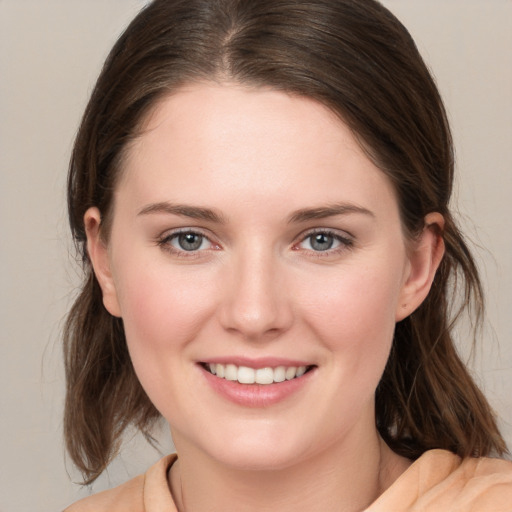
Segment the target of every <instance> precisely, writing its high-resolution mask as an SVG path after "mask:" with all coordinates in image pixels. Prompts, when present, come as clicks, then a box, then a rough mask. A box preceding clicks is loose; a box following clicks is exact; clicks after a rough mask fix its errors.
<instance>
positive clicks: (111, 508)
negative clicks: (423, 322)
mask: <svg viewBox="0 0 512 512" xmlns="http://www.w3.org/2000/svg"><path fill="white" fill-rule="evenodd" d="M176 458H177V457H176V454H174V455H168V456H167V457H164V458H163V459H161V460H160V461H159V462H157V463H156V464H155V465H154V466H152V467H151V468H150V469H149V470H148V471H147V472H146V473H145V474H144V475H140V476H138V477H136V478H134V479H132V480H130V481H128V482H126V483H125V484H123V485H121V486H119V487H116V488H115V489H110V490H108V491H104V492H100V493H98V494H96V495H94V496H90V497H88V498H85V499H83V500H81V501H78V502H77V503H75V504H74V505H72V506H71V507H69V508H67V509H66V510H65V511H64V512H177V509H176V505H175V504H174V500H173V498H172V495H171V493H170V491H169V486H168V484H167V473H168V471H169V468H170V467H171V465H172V464H173V462H174V461H175V460H176ZM420 511H421V512H444V511H449V512H511V511H512V462H509V461H505V460H501V459H490V458H467V459H461V458H460V457H458V456H456V455H454V454H453V453H451V452H448V451H445V450H431V451H428V452H426V453H424V454H423V455H422V456H421V457H420V458H419V459H418V460H416V461H415V462H414V463H413V464H412V465H411V466H410V467H409V468H408V469H407V470H406V471H405V472H404V473H403V474H402V475H401V476H400V477H399V478H398V479H397V480H396V481H395V482H394V483H393V484H392V485H391V486H390V487H389V488H388V489H387V490H386V491H384V493H383V494H382V495H381V496H380V497H379V498H377V500H376V501H374V502H373V504H372V505H370V506H369V507H368V508H367V509H366V510H365V511H364V512H420Z"/></svg>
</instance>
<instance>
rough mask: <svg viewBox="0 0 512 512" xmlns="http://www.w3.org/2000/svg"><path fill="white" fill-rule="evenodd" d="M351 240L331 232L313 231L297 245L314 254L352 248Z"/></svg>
mask: <svg viewBox="0 0 512 512" xmlns="http://www.w3.org/2000/svg"><path fill="white" fill-rule="evenodd" d="M352 243H353V242H352V240H351V239H349V238H348V237H346V236H342V235H341V234H339V233H334V232H331V231H325V230H324V231H320V230H319V231H315V232H313V233H309V234H307V235H306V236H305V237H304V238H303V239H302V241H301V242H300V243H299V244H298V248H300V249H305V250H308V251H314V252H328V251H336V250H340V249H344V248H347V247H350V246H352Z"/></svg>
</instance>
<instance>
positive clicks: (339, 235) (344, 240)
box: [293, 227, 355, 256]
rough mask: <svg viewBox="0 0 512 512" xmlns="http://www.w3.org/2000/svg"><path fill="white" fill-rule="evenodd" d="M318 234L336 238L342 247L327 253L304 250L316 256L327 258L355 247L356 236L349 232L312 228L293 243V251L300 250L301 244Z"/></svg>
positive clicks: (326, 251) (328, 250)
mask: <svg viewBox="0 0 512 512" xmlns="http://www.w3.org/2000/svg"><path fill="white" fill-rule="evenodd" d="M317 234H324V235H328V236H332V237H333V238H335V239H336V240H337V241H338V242H340V244H341V245H340V247H336V248H334V249H327V250H325V251H314V250H311V249H304V250H305V251H307V252H310V253H314V254H315V256H326V255H330V254H335V253H337V252H342V251H346V250H348V249H351V248H352V247H353V245H354V241H355V240H354V236H353V235H352V234H350V233H348V232H347V231H342V230H338V229H333V228H319V227H317V228H312V229H309V230H307V231H305V232H302V233H301V234H300V235H299V236H298V238H297V241H296V242H294V243H293V249H294V250H300V248H299V247H298V245H299V244H301V243H302V242H304V241H305V240H307V239H308V238H309V237H311V236H313V235H317Z"/></svg>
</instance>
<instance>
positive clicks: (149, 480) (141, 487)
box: [64, 455, 176, 512]
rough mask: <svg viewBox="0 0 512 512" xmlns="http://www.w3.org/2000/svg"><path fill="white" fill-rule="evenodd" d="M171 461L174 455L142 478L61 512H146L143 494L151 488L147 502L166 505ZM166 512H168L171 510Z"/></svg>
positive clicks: (163, 460) (168, 503)
mask: <svg viewBox="0 0 512 512" xmlns="http://www.w3.org/2000/svg"><path fill="white" fill-rule="evenodd" d="M175 460H176V455H168V456H167V457H164V458H163V459H161V460H160V461H158V462H157V463H156V464H155V465H154V466H152V467H151V468H150V469H149V470H148V471H147V473H145V474H144V475H139V476H137V477H135V478H133V479H132V480H129V481H128V482H126V483H124V484H123V485H120V486H118V487H115V488H114V489H109V490H108V491H103V492H100V493H98V494H95V495H93V496H89V497H87V498H84V499H82V500H80V501H77V502H76V503H74V504H73V505H71V506H70V507H68V508H66V509H65V510H64V512H146V511H147V506H146V505H147V503H146V501H147V500H146V499H145V491H147V490H148V488H151V495H152V496H151V500H150V501H151V502H155V501H156V500H158V501H160V502H162V503H164V502H165V504H166V505H170V504H172V497H171V494H170V491H169V488H168V486H167V471H168V470H169V468H170V466H171V465H172V463H173V462H174V461H175ZM147 494H150V493H147ZM169 511H170V512H172V508H170V509H169ZM148 512H149V511H148Z"/></svg>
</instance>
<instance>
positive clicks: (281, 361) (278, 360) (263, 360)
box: [200, 356, 314, 370]
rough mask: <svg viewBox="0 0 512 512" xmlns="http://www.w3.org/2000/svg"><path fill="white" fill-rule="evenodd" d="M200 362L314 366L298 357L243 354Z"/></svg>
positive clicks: (261, 365) (265, 365) (237, 364)
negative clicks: (256, 356) (254, 356)
mask: <svg viewBox="0 0 512 512" xmlns="http://www.w3.org/2000/svg"><path fill="white" fill-rule="evenodd" d="M200 362H201V363H202V364H224V365H226V364H234V365H235V366H246V367H248V368H254V369H255V370H257V369H259V368H277V367H278V366H285V367H290V366H314V365H313V364H312V363H311V361H304V360H300V359H288V358H282V357H259V358H248V357H243V356H238V357H237V356H229V357H211V358H208V359H204V360H202V361H200Z"/></svg>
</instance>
